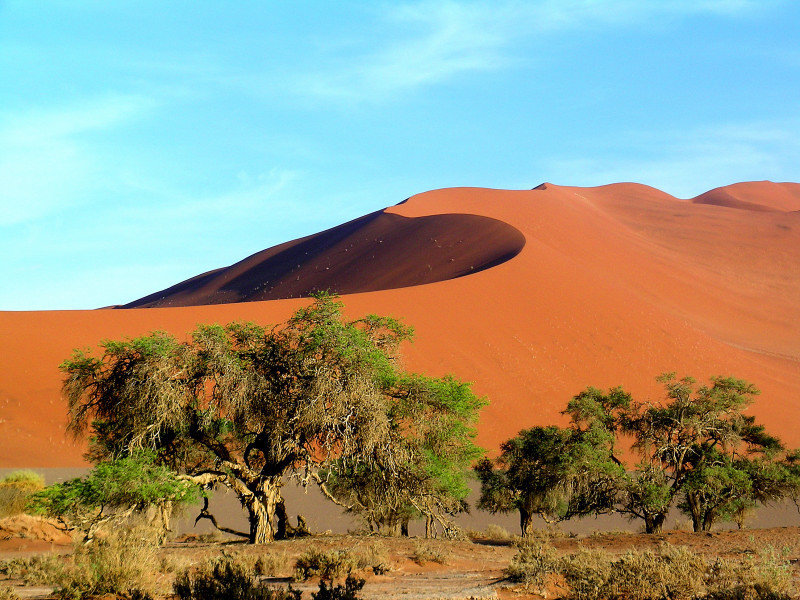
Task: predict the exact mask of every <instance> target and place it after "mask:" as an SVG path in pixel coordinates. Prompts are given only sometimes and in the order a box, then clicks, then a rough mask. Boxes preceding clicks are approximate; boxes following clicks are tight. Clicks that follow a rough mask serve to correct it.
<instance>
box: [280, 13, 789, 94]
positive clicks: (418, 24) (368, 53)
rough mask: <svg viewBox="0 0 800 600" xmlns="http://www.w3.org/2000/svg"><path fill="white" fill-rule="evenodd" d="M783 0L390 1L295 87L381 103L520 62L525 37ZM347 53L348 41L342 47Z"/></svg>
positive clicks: (727, 14)
mask: <svg viewBox="0 0 800 600" xmlns="http://www.w3.org/2000/svg"><path fill="white" fill-rule="evenodd" d="M777 3H778V0H774V1H769V0H761V1H754V0H699V1H698V0H663V1H661V0H652V1H648V2H642V1H641V0H541V1H539V2H521V1H516V0H511V1H507V2H492V3H483V2H454V1H452V0H424V1H423V2H418V3H414V4H405V5H400V6H397V5H390V6H388V8H387V9H386V11H385V13H384V14H383V15H382V19H381V22H380V23H379V26H378V27H377V29H378V31H379V32H380V31H384V30H386V31H390V32H392V34H394V35H395V36H396V35H397V33H398V32H399V38H398V39H393V36H392V35H388V36H386V39H384V38H381V37H380V36H379V35H377V36H373V37H370V38H368V39H366V40H362V44H361V45H362V47H363V52H362V53H361V54H360V55H358V56H356V57H353V56H351V55H348V56H342V57H341V60H340V62H339V64H338V65H336V64H334V65H326V68H325V69H324V70H320V71H318V72H310V73H305V74H303V75H301V76H299V77H298V78H297V79H296V82H295V86H294V87H295V90H296V91H297V92H298V93H300V94H302V95H304V96H307V97H321V98H325V99H328V100H330V99H334V100H335V99H341V100H345V101H348V102H352V101H359V100H364V101H370V100H382V99H385V98H387V97H390V96H391V95H393V94H398V93H402V92H406V91H410V90H413V89H416V88H419V87H421V86H426V85H434V84H438V83H442V82H445V81H448V80H450V79H453V78H455V77H457V76H459V75H462V74H466V73H470V72H481V71H493V70H498V69H503V68H507V67H508V66H511V65H515V64H520V63H521V62H522V61H523V59H522V58H521V57H520V56H519V55H517V54H516V52H515V49H516V48H518V46H519V43H520V41H521V40H525V39H530V40H534V39H535V38H537V37H538V36H547V35H548V34H552V33H559V32H563V31H565V30H570V29H582V28H588V27H597V26H604V27H609V26H624V25H632V24H640V23H644V22H651V23H656V22H658V23H662V24H663V23H664V22H665V20H673V19H680V18H685V17H692V16H696V15H701V14H710V15H717V16H724V17H737V16H741V15H744V14H750V13H752V12H754V11H763V10H767V9H768V8H770V6H771V5H774V4H777ZM345 47H347V48H348V50H350V46H349V45H348V46H345Z"/></svg>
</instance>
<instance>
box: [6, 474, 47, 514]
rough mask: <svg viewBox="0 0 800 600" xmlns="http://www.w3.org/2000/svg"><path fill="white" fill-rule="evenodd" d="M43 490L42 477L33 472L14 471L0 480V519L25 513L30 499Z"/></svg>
mask: <svg viewBox="0 0 800 600" xmlns="http://www.w3.org/2000/svg"><path fill="white" fill-rule="evenodd" d="M42 489H44V477H42V476H41V475H39V473H36V472H34V471H14V472H13V473H9V474H8V475H6V476H5V477H3V478H2V479H0V518H3V517H11V516H14V515H18V514H20V513H23V512H25V508H26V506H27V505H28V501H29V500H30V497H31V496H32V495H33V494H35V493H36V492H38V491H39V490H42Z"/></svg>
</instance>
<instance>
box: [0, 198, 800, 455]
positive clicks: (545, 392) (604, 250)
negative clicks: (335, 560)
mask: <svg viewBox="0 0 800 600" xmlns="http://www.w3.org/2000/svg"><path fill="white" fill-rule="evenodd" d="M774 185H777V184H769V183H754V184H747V185H746V186H744V188H742V186H730V188H729V189H732V190H733V192H735V193H736V194H740V191H741V189H746V190H747V195H746V197H745V196H742V197H745V198H746V201H747V202H749V203H751V204H759V205H763V206H770V207H773V208H774V207H775V203H776V202H778V201H780V202H783V200H781V197H780V196H779V195H778V192H776V191H775V188H774V187H773V186H774ZM723 189H725V188H723ZM781 193H782V192H781ZM776 198H777V200H776ZM382 214H385V215H386V216H389V215H396V216H397V217H402V219H396V222H397V223H408V222H411V223H414V222H415V221H418V220H419V219H422V218H425V217H432V216H436V215H455V216H458V215H476V216H479V217H486V218H488V219H494V220H496V221H499V222H501V223H505V224H508V225H509V226H510V227H512V228H513V229H515V230H518V231H519V232H520V234H521V235H522V236H524V239H525V244H524V247H522V250H521V251H520V252H519V254H517V255H516V256H514V257H513V258H512V259H510V260H506V261H505V262H502V263H501V264H497V265H496V266H493V267H492V268H484V269H483V270H482V271H480V272H477V273H474V274H472V275H470V276H468V277H455V278H449V279H448V278H445V279H443V280H439V281H434V282H432V283H427V284H425V285H411V286H408V287H397V288H395V289H382V290H378V291H370V292H360V293H352V294H347V295H345V296H343V298H342V299H343V301H344V303H345V307H346V312H347V315H348V316H349V317H351V318H356V317H359V316H362V315H364V314H366V313H378V314H391V315H394V316H398V317H402V318H403V319H404V320H406V322H408V323H409V324H411V325H413V326H414V327H415V329H416V332H417V335H416V337H417V339H416V341H415V342H414V343H413V344H408V345H406V346H405V347H404V348H403V351H404V357H405V359H404V360H405V362H406V366H407V367H408V368H410V369H412V370H415V371H423V372H426V373H429V374H431V375H443V374H445V373H452V374H454V375H455V376H457V377H459V378H462V379H465V380H468V381H472V382H473V383H474V388H475V390H476V391H477V392H478V393H479V394H483V395H486V396H488V398H489V399H490V401H491V404H490V405H489V406H488V407H487V408H486V409H485V410H484V411H483V413H482V417H481V422H480V424H479V442H480V443H482V444H483V445H484V446H486V447H487V448H490V449H491V450H492V451H496V450H497V447H498V445H499V443H500V442H501V441H503V440H505V439H507V438H508V437H510V436H512V435H514V434H516V432H517V431H519V429H521V428H523V427H527V426H531V425H534V424H545V423H563V416H562V415H561V414H560V411H561V410H562V409H563V407H564V405H565V403H566V401H567V400H568V399H569V398H570V397H571V396H572V395H574V394H575V393H577V392H578V391H580V390H581V389H583V388H584V387H586V386H587V385H595V386H598V387H609V386H614V385H623V386H624V387H626V388H627V389H629V390H630V391H631V392H632V393H634V395H635V396H637V397H638V398H640V399H642V400H653V401H657V400H658V399H659V398H660V397H661V388H660V386H659V385H658V384H657V383H655V381H654V377H655V376H656V375H657V374H659V373H662V372H664V371H677V372H678V373H679V374H691V375H694V376H696V377H698V378H701V379H705V378H707V377H708V376H710V375H715V374H732V375H736V376H738V377H741V378H744V379H748V380H750V381H752V382H755V383H756V384H757V385H758V387H759V388H760V389H761V391H762V394H761V397H760V400H759V401H758V402H757V403H756V405H754V407H753V408H752V411H753V412H754V413H755V414H756V415H757V416H758V417H759V418H760V419H761V420H762V421H763V422H764V423H765V425H766V426H767V427H768V429H769V430H770V431H774V432H775V433H777V434H778V435H780V436H782V437H783V438H784V439H785V440H786V441H787V442H788V443H789V444H790V445H793V446H797V445H800V428H798V426H797V424H798V423H800V212H797V211H791V210H788V211H787V210H771V211H763V210H759V211H752V210H735V209H732V208H730V207H726V206H718V205H714V204H704V203H694V202H692V201H686V200H678V199H676V198H673V197H672V196H670V195H668V194H665V193H664V192H660V191H658V190H655V189H653V188H649V187H646V186H642V185H638V184H615V185H609V186H602V187H597V188H576V187H561V186H554V185H551V184H545V185H542V186H539V188H537V189H535V190H527V191H506V190H489V189H478V188H454V189H444V190H436V191H432V192H427V193H424V194H419V195H417V196H413V197H412V198H410V199H409V200H408V201H407V202H405V203H403V204H400V205H397V206H393V207H391V208H388V209H386V210H385V211H383V213H382ZM369 218H373V222H374V221H377V220H378V218H377V217H374V216H372V217H365V219H367V220H368V219H369ZM442 222H444V223H447V221H446V220H445V221H442ZM367 225H368V223H367V224H362V225H359V226H358V227H362V228H363V227H365V226H367ZM426 235H428V234H427V233H426ZM345 237H346V236H345ZM501 237H502V236H501ZM436 239H438V237H437V238H436ZM492 239H494V238H492ZM301 243H302V241H298V242H295V243H294V244H295V246H292V245H291V244H289V245H287V246H286V247H288V248H292V247H294V248H296V247H297V246H298V245H300V244H301ZM330 247H332V248H334V247H335V248H341V246H336V244H333V245H331V246H330ZM431 252H433V253H435V251H434V250H431ZM323 254H324V253H323ZM425 254H426V253H425V252H422V253H416V254H413V256H414V257H416V259H417V260H419V258H420V257H421V256H424V255H425ZM481 255H482V256H483V254H481ZM256 256H257V255H256ZM395 256H397V255H395ZM444 256H447V254H446V253H445V254H444ZM451 256H452V255H451ZM323 258H324V256H322V255H320V256H317V257H315V258H314V260H317V261H321V260H322V259H323ZM253 260H255V257H253ZM394 260H397V258H395V259H394ZM443 262H444V261H440V263H437V264H441V263H443ZM448 262H449V261H448ZM319 264H323V263H322V262H320V263H319ZM465 264H466V263H465ZM351 268H356V267H347V269H348V270H350V269H351ZM408 268H409V269H411V266H410V265H409V266H408ZM406 281H408V280H406ZM382 286H386V287H388V286H389V284H388V283H387V282H383V283H382ZM307 302H308V300H304V299H297V298H295V299H286V300H270V301H262V302H241V303H233V304H210V305H204V306H187V307H179V308H148V309H146V310H145V309H131V310H91V311H88V310H87V311H49V312H18V313H14V312H5V313H0V466H10V467H17V466H20V467H21V466H29V467H35V466H70V465H76V464H80V462H81V458H80V457H81V451H82V444H81V443H77V444H73V443H72V442H71V441H69V440H68V439H67V438H66V437H65V435H64V423H65V420H66V414H65V407H64V404H63V401H62V400H61V399H60V393H59V388H60V374H59V372H58V370H57V365H58V364H59V362H61V361H62V360H63V359H64V358H65V357H67V356H68V355H69V353H70V350H71V349H72V348H75V347H86V346H94V345H96V344H97V342H98V341H99V340H101V339H103V338H112V339H113V338H119V337H123V336H134V335H139V334H142V333H146V332H148V331H152V330H155V329H164V330H168V331H171V332H173V333H175V334H176V335H181V336H182V335H184V334H185V332H187V331H189V330H191V329H192V328H194V327H195V325H196V324H198V323H209V322H218V323H225V322H229V321H232V320H241V319H249V320H254V321H258V322H261V323H265V324H269V323H276V322H279V321H281V320H284V319H285V318H286V317H288V316H289V315H290V314H291V312H292V311H293V310H294V309H296V308H297V307H298V306H301V305H303V304H305V303H307Z"/></svg>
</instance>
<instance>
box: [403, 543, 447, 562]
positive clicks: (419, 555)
mask: <svg viewBox="0 0 800 600" xmlns="http://www.w3.org/2000/svg"><path fill="white" fill-rule="evenodd" d="M449 554H450V553H449V552H448V551H447V549H446V548H443V547H442V546H438V545H435V544H433V543H432V542H430V541H426V542H425V543H421V542H417V543H416V544H414V552H412V554H411V560H413V561H414V562H415V563H417V564H418V565H424V564H425V563H429V562H434V563H437V564H440V565H444V564H446V563H447V559H448V557H449Z"/></svg>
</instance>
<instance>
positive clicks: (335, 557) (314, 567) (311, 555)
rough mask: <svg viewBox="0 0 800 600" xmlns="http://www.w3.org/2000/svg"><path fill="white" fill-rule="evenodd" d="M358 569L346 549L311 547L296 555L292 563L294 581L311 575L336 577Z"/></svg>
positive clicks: (306, 578) (325, 577)
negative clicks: (295, 559)
mask: <svg viewBox="0 0 800 600" xmlns="http://www.w3.org/2000/svg"><path fill="white" fill-rule="evenodd" d="M357 569H358V563H357V561H356V559H354V558H353V556H352V555H351V554H350V553H349V552H347V551H346V550H317V549H311V550H308V551H307V552H304V553H303V554H301V555H300V556H298V557H297V561H296V562H295V564H294V579H295V581H307V580H308V579H310V578H311V577H320V578H322V579H336V578H339V577H342V576H344V575H349V574H350V573H351V572H352V571H354V570H357Z"/></svg>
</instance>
